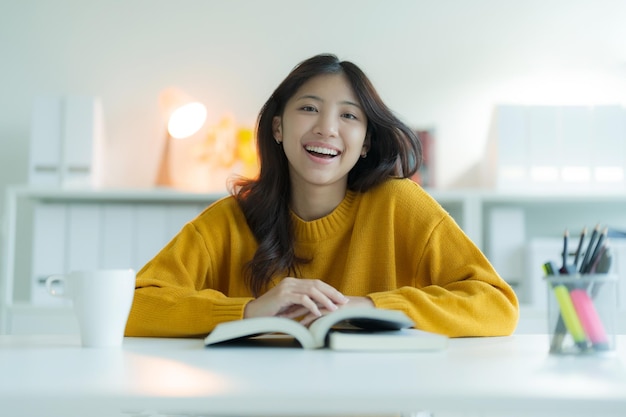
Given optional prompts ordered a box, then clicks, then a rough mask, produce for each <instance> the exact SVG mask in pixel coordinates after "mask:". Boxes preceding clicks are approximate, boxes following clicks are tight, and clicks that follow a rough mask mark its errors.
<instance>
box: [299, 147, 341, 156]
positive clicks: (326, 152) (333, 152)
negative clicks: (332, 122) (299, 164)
mask: <svg viewBox="0 0 626 417" xmlns="http://www.w3.org/2000/svg"><path fill="white" fill-rule="evenodd" d="M305 149H306V150H307V151H310V152H315V153H321V154H324V155H330V156H337V155H338V154H339V152H337V151H336V150H334V149H328V148H322V147H321V146H306V147H305Z"/></svg>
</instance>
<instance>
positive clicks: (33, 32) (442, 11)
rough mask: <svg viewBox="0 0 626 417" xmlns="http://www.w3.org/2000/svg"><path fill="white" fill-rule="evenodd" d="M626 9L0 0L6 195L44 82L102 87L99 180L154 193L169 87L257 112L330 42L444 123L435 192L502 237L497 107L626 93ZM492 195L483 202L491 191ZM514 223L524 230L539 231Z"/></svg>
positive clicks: (430, 1) (408, 110)
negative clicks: (494, 157) (491, 173)
mask: <svg viewBox="0 0 626 417" xmlns="http://www.w3.org/2000/svg"><path fill="white" fill-rule="evenodd" d="M625 20H626V2H624V1H620V0H569V1H568V0H554V1H541V0H531V1H524V2H520V1H512V0H471V1H457V0H394V1H380V0H358V1H357V0H342V1H335V0H320V1H315V2H307V3H301V2H293V1H289V0H265V1H246V0H231V1H223V0H222V1H220V0H182V1H172V0H133V1H123V0H90V1H81V0H50V1H47V0H23V1H19V2H15V1H9V0H0V60H1V61H0V191H2V193H0V203H3V202H4V200H5V192H4V191H5V190H6V189H7V187H9V186H14V185H25V184H27V182H28V175H29V173H28V160H29V152H30V149H29V146H30V135H31V116H32V108H33V101H34V100H35V98H36V97H39V96H46V95H78V96H97V97H99V98H100V99H101V102H102V109H103V116H104V130H105V141H104V143H103V147H102V149H100V150H99V153H98V156H97V157H98V160H99V163H101V164H102V167H103V170H102V173H103V175H102V177H101V178H100V179H99V183H98V185H99V186H100V187H102V188H105V189H108V190H119V189H132V190H137V189H139V190H143V191H146V192H149V191H150V190H152V189H153V188H154V184H155V183H154V181H155V176H156V172H157V167H158V163H159V157H160V152H161V149H162V146H163V123H162V120H161V116H160V113H159V103H158V100H159V94H160V93H161V92H162V91H163V90H164V89H166V88H168V87H177V88H180V89H182V90H184V91H186V92H188V93H190V94H192V95H193V96H194V97H195V98H197V99H198V100H200V101H202V102H203V103H204V104H205V105H206V106H207V109H208V114H209V120H210V121H212V122H213V123H217V121H219V119H220V118H221V117H223V116H224V115H231V116H232V117H234V119H235V120H237V121H238V122H239V123H241V124H244V125H247V126H252V125H253V124H254V122H255V118H256V115H257V113H258V111H259V109H260V107H261V105H262V104H263V103H264V101H265V100H266V99H267V97H268V96H269V94H270V93H271V92H272V90H273V88H274V87H275V86H276V85H277V84H278V83H279V82H280V81H281V80H282V79H283V78H284V76H285V75H286V74H287V72H288V71H289V70H290V69H291V68H292V67H293V66H294V65H295V64H296V63H298V62H299V61H301V60H302V59H305V58H307V57H309V56H311V55H314V54H317V53H320V52H331V53H335V54H337V55H338V56H339V57H340V58H341V59H346V60H350V61H353V62H355V63H357V64H358V65H360V66H361V67H362V68H363V69H364V70H365V71H366V73H367V74H368V75H369V76H370V78H371V80H372V81H373V83H374V85H375V86H376V87H377V89H378V91H379V93H380V94H381V96H382V97H383V99H384V100H385V101H386V102H387V104H388V105H389V106H390V107H391V108H392V109H394V111H396V113H397V114H398V115H399V116H400V117H401V118H402V119H403V120H405V121H406V122H407V123H408V124H410V125H411V126H414V127H415V128H420V129H433V130H434V131H435V132H436V135H435V138H436V142H435V143H436V148H435V149H436V152H435V155H436V156H435V161H434V166H435V171H434V177H435V187H434V190H433V191H434V192H435V193H436V192H442V193H443V192H448V193H454V192H457V191H459V192H462V193H464V194H463V195H462V196H461V197H459V198H456V197H454V194H441V195H442V199H443V200H445V199H446V198H447V199H448V200H447V202H448V206H447V208H449V209H450V211H451V212H452V214H453V215H454V214H457V215H459V217H463V216H464V218H461V219H460V220H459V223H461V225H462V226H464V229H466V231H467V232H468V234H469V235H470V236H472V237H474V238H476V240H478V241H479V243H481V244H482V243H483V242H482V240H485V242H484V243H485V245H486V246H488V244H489V243H490V239H491V240H496V239H497V238H494V237H493V235H490V234H489V233H483V232H482V223H485V224H487V225H489V224H490V223H489V222H491V221H495V220H493V218H485V219H483V216H482V215H481V213H482V211H481V212H478V213H477V212H476V211H475V210H476V208H475V207H476V206H475V205H473V204H474V200H473V199H472V198H473V197H472V196H473V195H474V194H475V195H477V196H478V195H481V193H483V192H485V191H493V190H491V187H493V181H492V180H493V178H486V177H485V176H484V174H485V172H486V171H485V168H486V167H487V166H489V165H490V164H491V163H492V162H493V161H491V160H490V158H491V152H490V150H489V149H487V147H488V144H489V140H488V139H489V137H490V129H491V127H492V124H493V114H494V109H495V108H496V106H499V105H532V106H538V105H551V106H622V107H623V106H626V43H625V42H624V39H626V25H624V21H625ZM625 158H626V156H625ZM487 172H488V171H487ZM468 190H469V191H468ZM499 191H504V193H505V194H507V193H510V192H511V191H515V190H499ZM612 191H617V194H620V195H623V194H624V192H623V191H624V189H618V190H612ZM472 193H474V194H472ZM581 195H582V197H583V198H584V193H582V194H580V193H579V195H578V196H576V198H581ZM489 198H490V199H491V200H490V199H487V200H481V202H484V201H487V205H488V204H495V203H493V201H495V200H493V198H494V197H493V196H491V197H489ZM529 198H531V199H534V198H537V197H536V196H532V197H529ZM496 200H497V199H496ZM574 201H578V200H574ZM603 201H604V200H602V201H600V202H599V203H598V204H603ZM201 203H202V201H201V200H200V199H199V200H198V202H197V204H201ZM443 203H444V206H446V204H445V203H446V201H443ZM614 203H615V204H621V203H622V200H617V201H614ZM481 204H482V203H481ZM532 204H535V205H536V204H541V200H532V202H531V203H529V202H528V201H524V202H522V203H521V205H522V206H524V207H526V209H527V211H529V212H527V213H526V215H527V216H532V215H533V214H532V212H533V210H534V208H532V207H530V208H528V207H527V206H525V205H532ZM552 204H555V207H557V208H558V207H560V206H558V205H559V204H560V203H559V202H554V201H552ZM481 207H482V208H481V209H480V210H484V207H486V206H481ZM533 207H534V206H533ZM594 207H595V206H593V205H590V206H589V210H588V213H586V214H587V215H586V216H583V217H584V221H587V219H590V220H589V221H590V222H594V221H602V222H605V221H611V222H614V223H617V224H613V226H622V227H623V228H624V229H626V222H624V223H621V224H620V223H619V222H620V221H622V220H623V216H621V214H620V213H619V212H618V210H617V209H615V208H612V209H611V211H610V213H608V214H606V216H605V217H601V218H598V217H597V216H595V213H593V210H594ZM473 210H474V211H473ZM4 211H5V208H4V205H1V206H0V214H3V215H5V214H6V213H4ZM620 216H621V217H620ZM455 217H456V216H455ZM566 217H567V216H566ZM478 218H479V219H480V221H479V222H478V223H476V222H474V221H473V219H478ZM569 220H571V221H572V222H573V223H570V224H571V225H572V227H576V228H577V227H578V226H580V227H582V226H583V224H582V223H581V221H580V220H579V219H578V218H577V217H575V216H571V217H569ZM3 224H4V222H3ZM529 224H530V223H529ZM588 225H592V224H591V223H588ZM521 227H522V229H524V228H526V230H525V231H524V230H523V231H522V232H521V234H522V236H521V237H520V239H524V235H525V234H526V235H537V234H538V233H537V231H536V230H532V228H533V227H534V226H532V225H526V226H524V225H523V224H522V226H521ZM537 227H542V226H541V225H539V226H537ZM5 229H6V226H5ZM529 229H531V230H529ZM558 231H559V232H560V231H561V227H560V225H559V226H558ZM490 236H491V237H490ZM547 237H552V238H555V237H556V238H558V235H557V234H556V231H555V230H549V236H547ZM491 244H492V245H493V242H491ZM504 244H506V242H504ZM18 256H19V254H18ZM3 261H4V262H6V260H3ZM528 291H530V290H528ZM624 294H626V292H625V293H624ZM624 306H626V303H624Z"/></svg>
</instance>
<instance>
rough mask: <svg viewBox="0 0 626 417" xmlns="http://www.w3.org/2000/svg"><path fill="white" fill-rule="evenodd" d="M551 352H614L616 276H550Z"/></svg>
mask: <svg viewBox="0 0 626 417" xmlns="http://www.w3.org/2000/svg"><path fill="white" fill-rule="evenodd" d="M545 279H546V283H547V288H548V334H549V336H550V353H551V354H557V355H598V354H607V353H611V352H614V351H615V331H616V319H617V311H616V310H617V279H618V277H617V275H615V274H582V275H581V274H575V275H550V276H547V277H546V278H545Z"/></svg>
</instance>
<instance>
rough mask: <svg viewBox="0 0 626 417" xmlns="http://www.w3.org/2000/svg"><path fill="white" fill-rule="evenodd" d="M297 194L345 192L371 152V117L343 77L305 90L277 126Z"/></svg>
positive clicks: (320, 80)
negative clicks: (355, 170)
mask: <svg viewBox="0 0 626 417" xmlns="http://www.w3.org/2000/svg"><path fill="white" fill-rule="evenodd" d="M273 130H274V139H276V141H278V142H282V145H283V149H284V151H285V155H286V156H287V159H288V161H289V173H290V176H291V185H292V187H293V189H294V190H299V189H303V190H306V189H309V188H308V187H310V186H318V187H328V186H330V187H343V189H344V191H345V188H346V187H347V183H348V172H349V171H350V170H351V169H352V167H354V165H355V164H356V162H357V161H358V159H359V157H361V155H362V154H365V153H366V152H367V150H368V147H369V141H368V140H366V138H365V136H366V133H367V117H366V115H365V112H364V111H363V109H362V107H361V103H359V101H358V99H357V98H356V95H355V94H354V92H353V91H352V87H351V86H350V83H349V82H348V80H347V78H346V77H345V75H343V74H327V75H320V76H317V77H314V78H312V79H310V80H309V81H308V82H306V83H305V84H303V85H302V87H300V89H299V90H298V91H296V93H295V94H294V95H293V97H291V99H290V100H289V101H288V102H287V104H286V106H285V110H284V112H283V115H282V117H281V116H277V117H275V118H274V120H273Z"/></svg>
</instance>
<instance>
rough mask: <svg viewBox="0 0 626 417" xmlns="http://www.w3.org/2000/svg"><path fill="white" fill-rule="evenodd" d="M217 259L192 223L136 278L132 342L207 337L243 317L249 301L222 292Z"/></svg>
mask: <svg viewBox="0 0 626 417" xmlns="http://www.w3.org/2000/svg"><path fill="white" fill-rule="evenodd" d="M214 257H215V255H214V254H213V255H212V254H211V253H210V251H209V250H208V249H207V245H206V243H205V240H204V238H203V235H202V234H201V233H200V232H199V231H198V229H197V228H196V227H195V225H194V224H193V223H188V224H187V225H185V226H184V227H183V229H182V230H181V231H180V232H179V233H178V235H176V236H175V237H174V239H172V241H171V242H169V243H168V244H167V245H166V246H165V247H164V248H163V249H162V250H161V251H160V252H159V253H158V254H157V255H156V256H155V257H154V258H153V259H152V260H151V261H149V262H148V263H147V264H146V265H145V266H144V267H143V268H142V269H141V270H140V271H139V272H138V274H137V281H136V289H135V296H134V300H133V305H132V308H131V311H130V315H129V318H128V322H127V325H126V335H127V336H154V337H183V336H202V335H206V334H207V333H209V332H210V331H211V330H212V329H213V328H214V327H215V326H216V325H217V324H218V323H220V322H223V321H230V320H237V319H241V318H242V317H243V310H244V307H245V305H246V303H247V302H248V301H250V300H251V299H252V298H250V297H245V296H241V297H227V296H225V295H224V293H223V292H220V291H218V290H217V289H215V288H219V282H218V278H217V277H216V276H215V275H216V274H217V272H216V271H217V269H216V268H214V267H213V263H214V261H215V259H213V258H214Z"/></svg>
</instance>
